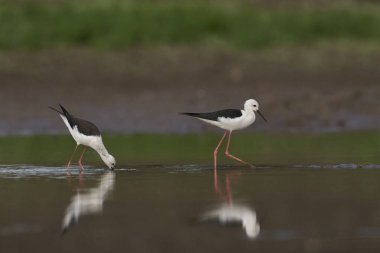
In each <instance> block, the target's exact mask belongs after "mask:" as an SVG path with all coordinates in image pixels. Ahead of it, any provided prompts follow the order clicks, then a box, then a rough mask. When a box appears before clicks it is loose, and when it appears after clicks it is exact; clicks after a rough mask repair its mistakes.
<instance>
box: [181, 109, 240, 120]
mask: <svg viewBox="0 0 380 253" xmlns="http://www.w3.org/2000/svg"><path fill="white" fill-rule="evenodd" d="M181 114H183V115H188V116H191V117H195V118H200V119H208V120H213V121H218V118H220V117H224V118H230V119H233V118H239V117H241V116H242V113H241V110H237V109H226V110H220V111H216V112H206V113H193V112H183V113H181Z"/></svg>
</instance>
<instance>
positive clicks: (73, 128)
mask: <svg viewBox="0 0 380 253" xmlns="http://www.w3.org/2000/svg"><path fill="white" fill-rule="evenodd" d="M59 106H60V107H61V109H62V111H59V110H58V109H55V108H53V107H49V108H50V109H52V110H54V111H56V112H58V113H59V116H61V118H62V120H63V122H64V123H65V125H66V126H67V128H68V129H69V131H70V134H71V136H72V137H73V138H74V140H75V141H76V143H77V145H76V147H75V149H74V152H73V154H72V155H71V158H70V161H69V162H68V164H67V168H69V167H70V164H71V160H72V159H73V156H74V154H75V151H76V150H77V148H78V146H79V145H81V144H82V145H84V146H85V147H84V149H83V153H82V155H81V156H80V159H79V161H78V163H79V165H80V167H81V170H82V169H83V165H82V158H83V155H84V153H85V151H86V148H87V147H90V148H92V149H94V150H95V151H96V152H97V153H98V154H99V155H100V157H101V158H102V160H103V162H104V163H105V164H106V165H107V166H108V168H110V169H113V168H114V167H115V164H116V160H115V158H114V157H113V156H112V155H110V154H109V153H108V151H107V149H106V147H105V146H104V144H103V140H102V136H101V135H100V131H99V129H98V128H97V127H96V126H95V125H94V124H93V123H91V122H89V121H87V120H84V119H80V118H76V117H74V116H73V115H72V114H70V113H69V112H68V111H67V110H66V109H65V108H64V107H63V106H62V105H59Z"/></svg>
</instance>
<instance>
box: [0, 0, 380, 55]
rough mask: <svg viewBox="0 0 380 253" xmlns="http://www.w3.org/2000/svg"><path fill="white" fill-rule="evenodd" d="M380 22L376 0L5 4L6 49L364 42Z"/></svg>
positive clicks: (2, 36) (2, 39)
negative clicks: (302, 4)
mask: <svg viewBox="0 0 380 253" xmlns="http://www.w3.org/2000/svg"><path fill="white" fill-rule="evenodd" d="M48 2H49V1H48ZM58 3H59V4H58ZM379 24H380V7H378V6H377V5H352V6H350V5H342V6H336V7H331V8H294V7H289V8H286V7H284V8H264V7H258V8H254V7H253V6H252V5H249V4H247V3H246V2H245V1H238V3H237V4H227V3H226V1H223V4H216V3H215V1H214V2H212V1H207V2H200V1H196V2H187V3H186V2H183V1H180V2H175V1H168V2H167V1H158V2H152V1H142V2H138V1H109V0H108V1H95V2H93V3H92V4H90V3H89V2H88V1H84V2H83V1H57V4H51V2H50V3H49V4H48V3H46V1H32V2H30V1H18V4H16V3H13V4H6V3H3V4H0V49H2V50H19V49H22V50H35V49H43V48H67V47H88V48H95V49H126V48H130V47H141V46H146V47H156V46H190V47H219V48H232V49H245V50H261V49H268V48H273V47H296V46H300V45H306V46H312V45H315V44H324V43H342V44H345V43H350V44H358V45H359V47H361V46H362V45H363V44H364V45H365V44H366V43H368V44H374V43H379V42H380V26H379Z"/></svg>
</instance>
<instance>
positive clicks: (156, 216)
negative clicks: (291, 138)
mask: <svg viewBox="0 0 380 253" xmlns="http://www.w3.org/2000/svg"><path fill="white" fill-rule="evenodd" d="M379 168H380V165H377V164H364V165H358V164H328V165H292V166H275V167H274V166H268V165H262V166H258V167H257V168H256V169H247V168H245V167H234V166H221V167H219V169H218V173H217V174H214V171H213V169H212V168H211V167H209V166H205V165H173V166H149V167H145V166H136V167H132V168H128V169H126V168H119V169H118V170H116V171H115V172H110V171H108V170H106V169H103V168H94V167H86V168H85V171H84V173H78V168H75V167H74V168H73V169H72V170H71V174H70V175H69V174H68V173H67V171H66V169H65V168H64V167H36V166H28V165H17V166H6V165H3V166H0V185H1V188H2V189H1V191H0V199H1V201H2V204H1V208H0V215H1V217H2V219H1V220H0V252H105V251H107V252H253V251H256V252H275V251H281V252H301V251H302V252H358V251H359V250H360V251H361V252H368V251H370V250H374V249H377V248H379V247H380V184H379V183H378V182H379V181H380V170H379Z"/></svg>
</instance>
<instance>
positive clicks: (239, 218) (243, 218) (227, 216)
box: [202, 204, 260, 238]
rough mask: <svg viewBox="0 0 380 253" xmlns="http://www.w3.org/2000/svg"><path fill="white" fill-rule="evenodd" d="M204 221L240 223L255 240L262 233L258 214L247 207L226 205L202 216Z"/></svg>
mask: <svg viewBox="0 0 380 253" xmlns="http://www.w3.org/2000/svg"><path fill="white" fill-rule="evenodd" d="M202 219H203V220H217V221H219V223H222V224H228V223H239V224H241V225H242V227H243V229H244V231H245V233H246V235H247V236H248V237H249V238H255V237H257V236H258V235H259V233H260V224H259V223H258V222H257V217H256V212H255V210H252V209H250V208H248V207H246V206H240V205H227V204H224V205H222V206H220V207H219V208H216V209H215V210H212V211H209V212H207V213H205V214H204V215H203V216H202Z"/></svg>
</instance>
